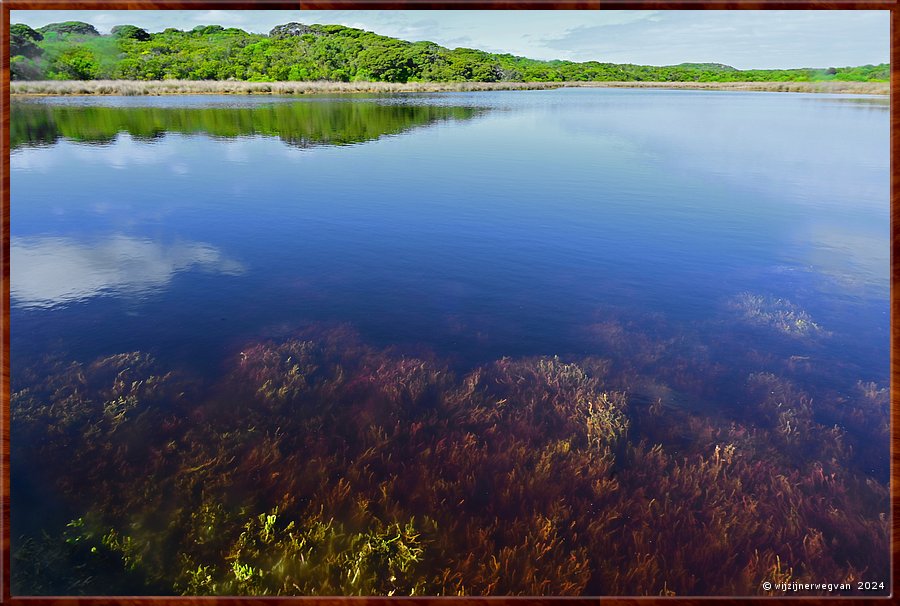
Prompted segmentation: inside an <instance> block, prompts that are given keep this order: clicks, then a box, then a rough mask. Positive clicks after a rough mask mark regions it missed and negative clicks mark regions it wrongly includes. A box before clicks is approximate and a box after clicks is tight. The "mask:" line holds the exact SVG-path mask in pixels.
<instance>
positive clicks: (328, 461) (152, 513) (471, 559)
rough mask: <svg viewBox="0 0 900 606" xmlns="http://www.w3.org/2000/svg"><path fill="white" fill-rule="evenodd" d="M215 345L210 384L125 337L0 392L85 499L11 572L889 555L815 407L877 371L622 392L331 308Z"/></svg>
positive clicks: (738, 585)
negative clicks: (734, 400) (721, 409)
mask: <svg viewBox="0 0 900 606" xmlns="http://www.w3.org/2000/svg"><path fill="white" fill-rule="evenodd" d="M646 343H647V345H648V346H653V342H652V340H651V339H649V337H648V338H647V339H646ZM658 344H659V342H658V343H657V345H658ZM641 347H643V346H641ZM679 347H682V346H681V345H677V344H675V343H674V342H673V341H670V340H666V339H663V340H662V345H660V346H659V347H655V346H654V347H651V349H654V351H656V354H658V356H657V357H655V358H654V357H653V356H650V357H641V356H639V358H640V359H641V360H643V362H641V363H650V362H648V360H650V359H655V360H658V361H662V360H665V361H676V362H677V361H678V360H679V359H681V356H682V355H683V353H682V352H679V351H678V349H679ZM656 354H654V355H656ZM231 360H232V364H233V368H232V369H231V371H230V372H229V373H228V374H227V375H226V376H225V377H224V378H223V379H222V380H221V381H220V382H218V383H216V384H214V385H212V386H210V388H209V389H207V390H206V391H202V390H200V389H199V388H193V389H191V388H188V387H186V386H185V385H184V383H183V382H182V381H179V380H176V379H175V375H172V374H169V373H164V372H161V371H159V370H156V369H154V368H153V367H152V364H151V362H152V361H151V360H149V358H144V357H141V356H139V355H135V354H129V355H126V356H124V357H112V358H106V359H104V360H101V361H98V362H97V363H94V364H76V365H70V366H61V367H60V370H59V371H58V372H56V373H54V374H53V375H51V376H49V377H47V378H46V380H45V381H43V382H40V381H38V382H36V383H35V384H34V385H32V386H26V387H24V388H23V389H20V390H18V391H17V392H16V393H15V394H14V395H13V410H12V412H13V421H14V423H13V444H14V447H13V465H14V469H17V468H20V467H16V466H19V465H22V462H23V461H24V460H26V459H27V458H40V460H41V461H42V462H43V463H44V465H43V467H42V468H41V473H42V474H45V477H47V478H48V479H49V480H50V482H51V484H52V485H53V486H54V487H56V488H57V489H58V491H59V493H60V495H62V498H64V499H65V500H66V501H67V504H69V505H70V506H71V507H73V508H75V509H76V510H79V511H83V512H85V515H83V516H82V518H80V520H76V521H75V522H73V525H72V526H71V527H70V528H68V529H66V532H65V533H60V534H58V535H55V538H50V537H47V539H46V541H44V542H41V541H40V540H38V539H35V538H34V537H32V538H31V539H22V540H19V541H17V542H15V543H14V550H13V559H14V566H13V572H14V574H15V575H17V576H16V577H15V578H16V584H17V585H16V587H17V588H18V589H19V590H20V591H21V592H22V593H29V592H35V593H40V592H42V591H44V588H45V586H46V585H47V584H46V583H45V582H43V581H41V580H40V575H41V574H51V575H52V574H54V573H53V572H52V571H48V570H46V569H44V568H43V567H41V565H40V564H39V562H38V561H37V560H36V558H46V559H47V560H48V561H51V562H55V564H54V566H57V565H58V566H64V567H65V569H66V570H68V571H71V573H72V575H71V576H72V577H74V578H69V577H68V576H66V575H62V574H60V576H59V578H58V579H56V581H55V583H54V584H53V585H52V586H53V587H55V588H56V589H57V590H59V591H63V592H64V593H68V592H71V593H102V592H103V591H104V590H105V589H104V588H103V587H102V586H100V587H98V586H97V585H96V584H94V583H93V582H92V581H91V580H90V578H89V577H90V576H91V575H92V574H93V572H92V571H93V570H94V569H93V568H92V566H93V565H94V564H96V563H98V562H102V563H103V564H104V565H106V566H107V569H108V570H109V573H108V574H109V575H112V576H114V577H116V578H118V579H120V580H123V582H124V581H127V582H128V583H131V584H132V585H131V587H132V593H134V592H137V593H140V592H141V591H146V592H151V593H159V592H161V591H168V592H175V593H181V594H187V595H395V596H396V595H660V594H663V595H671V594H677V595H694V594H729V595H759V594H760V593H761V589H760V587H761V583H762V582H763V581H769V582H777V579H781V580H784V579H789V580H796V581H801V582H802V581H814V580H816V579H821V578H822V577H823V576H827V577H829V578H831V577H833V578H850V577H854V578H856V577H858V576H859V571H863V570H865V571H867V574H874V575H886V574H887V572H888V568H887V563H888V562H889V557H888V556H889V542H888V538H889V533H888V530H889V525H888V522H887V512H888V506H889V499H888V491H887V488H886V485H885V484H884V483H883V482H879V481H877V480H875V479H873V478H871V477H869V476H868V475H866V474H865V473H864V472H863V471H861V470H860V469H859V468H857V467H854V466H853V462H854V460H853V458H852V456H851V454H850V453H849V450H850V449H849V448H848V444H847V437H846V435H845V433H844V432H843V431H841V430H837V429H835V428H834V427H833V426H832V425H830V424H829V420H830V419H832V418H834V415H839V414H846V415H847V418H848V419H859V421H860V423H868V421H865V417H864V416H862V413H861V412H859V413H858V412H856V411H862V410H863V409H866V407H868V408H867V409H868V410H876V409H877V410H878V411H881V412H883V411H884V410H886V408H884V407H885V406H886V401H887V397H886V391H885V390H883V389H881V388H879V387H878V386H877V385H870V384H863V383H861V384H860V385H859V387H858V388H857V389H856V391H854V392H853V394H852V398H848V399H847V401H846V402H843V403H840V402H837V401H836V400H829V401H827V402H824V403H820V402H819V399H818V398H817V399H813V397H812V396H811V395H810V394H808V393H806V392H805V391H803V390H802V389H800V388H799V387H798V386H797V385H795V384H794V383H793V382H792V381H789V380H786V379H784V378H783V377H780V376H778V375H776V374H774V373H772V372H767V371H760V372H756V373H753V374H751V375H750V376H749V377H746V376H745V377H743V379H742V381H741V382H739V383H736V388H737V389H739V390H740V394H741V396H742V398H743V400H742V401H743V404H744V409H743V413H742V414H733V415H732V417H731V418H728V417H725V416H715V415H697V414H694V413H693V412H692V411H691V410H690V409H688V408H684V407H681V408H679V407H673V406H671V405H668V406H667V407H664V406H663V405H662V403H661V401H660V402H656V403H654V402H652V401H647V400H640V398H637V399H633V398H630V397H626V394H625V393H624V392H623V391H622V390H621V389H613V388H612V386H613V385H616V386H620V387H621V386H623V385H642V384H643V385H648V384H649V383H647V382H646V381H645V382H643V383H642V382H641V381H639V380H637V379H639V378H640V375H639V373H637V371H636V370H635V368H636V367H634V366H632V367H629V366H627V365H625V364H621V363H617V364H612V363H610V362H609V361H608V360H602V359H597V358H582V359H569V360H562V359H560V358H558V357H540V358H525V359H509V358H503V359H501V360H497V361H496V362H494V363H492V364H487V365H484V366H480V367H477V368H474V369H472V370H470V371H469V372H468V373H466V374H465V375H464V376H457V375H455V374H454V373H452V372H451V371H450V370H449V369H448V367H447V366H446V365H444V364H442V363H441V362H440V361H439V360H435V359H433V357H429V356H428V355H423V356H421V357H410V356H405V355H401V354H398V353H395V352H393V351H391V350H377V349H374V348H372V347H368V346H366V345H365V344H362V343H360V342H359V340H358V338H357V337H355V336H354V335H353V334H351V333H349V332H348V331H346V330H345V329H337V330H329V331H325V332H320V333H318V334H317V333H316V332H315V331H314V330H309V331H306V332H304V333H303V334H299V335H296V336H295V337H293V338H289V339H286V340H284V341H282V342H272V341H269V342H265V343H256V344H254V343H250V344H247V345H246V346H245V347H244V348H243V351H242V353H241V354H238V355H235V356H234V357H233V358H232V359H231ZM145 363H146V364H145ZM673 367H674V368H678V369H679V370H677V371H673V373H674V374H672V375H671V376H672V378H673V382H675V381H676V380H677V381H678V384H679V385H690V384H691V379H690V377H688V376H684V377H682V378H678V376H679V374H678V373H682V372H686V371H685V370H681V369H683V368H687V367H683V366H680V365H679V364H674V365H673ZM839 404H841V405H839ZM861 426H863V427H868V426H869V425H861ZM873 426H874V425H873ZM23 436H27V437H28V438H27V439H25V438H23ZM872 452H873V453H874V452H875V451H874V450H873V451H872ZM84 486H91V491H84V490H83V487H84ZM53 554H55V555H53ZM92 563H93V564H92ZM79 575H82V577H81V578H78V576H79ZM134 583H139V584H141V587H143V589H138V590H134V589H133V584H134ZM121 587H122V585H121V584H120V585H116V584H115V583H110V584H108V590H109V591H117V590H120V588H121ZM161 588H162V589H161Z"/></svg>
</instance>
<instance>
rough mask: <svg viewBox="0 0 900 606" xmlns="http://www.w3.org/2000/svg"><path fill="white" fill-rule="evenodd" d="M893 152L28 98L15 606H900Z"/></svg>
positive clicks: (698, 98)
mask: <svg viewBox="0 0 900 606" xmlns="http://www.w3.org/2000/svg"><path fill="white" fill-rule="evenodd" d="M889 132H890V130H889V113H888V101H887V99H886V98H881V97H862V96H841V95H822V94H792V93H758V92H747V93H744V92H720V91H712V92H711V91H687V90H648V89H641V90H638V89H559V90H548V91H515V92H513V91H497V92H478V93H447V94H404V95H393V96H376V95H370V96H366V95H353V96H343V97H341V96H333V97H313V96H310V97H308V98H293V97H269V96H262V97H259V96H248V97H239V96H228V97H217V96H202V97H200V96H171V97H83V98H78V97H60V98H34V99H15V100H14V101H13V103H12V105H11V126H10V137H11V148H12V151H11V162H10V163H11V181H10V189H11V196H10V197H11V204H10V223H11V242H10V253H11V279H10V292H11V295H10V296H11V338H10V340H11V346H10V348H11V374H12V390H13V399H12V404H11V414H12V427H11V442H12V453H11V466H12V498H13V505H12V532H13V564H12V571H13V573H12V574H13V579H14V580H13V582H14V585H13V590H14V593H20V594H46V593H50V594H60V593H64V594H69V593H71V594H92V593H111V594H117V593H119V594H121V593H125V594H139V593H149V594H158V593H162V594H166V593H185V594H217V593H221V594H265V593H272V594H277V593H282V594H323V595H328V594H381V595H402V594H406V595H408V594H411V593H415V594H425V595H456V594H472V595H486V594H500V595H513V594H522V595H538V594H542V595H562V594H583V595H606V594H610V595H659V594H660V593H669V592H674V593H676V594H678V595H760V594H770V595H795V594H792V593H791V592H790V590H785V589H782V590H779V589H778V587H777V586H776V588H775V589H774V590H763V589H761V588H760V587H761V583H762V582H763V581H767V582H771V583H776V584H777V583H790V582H793V581H801V582H822V581H823V580H827V581H829V582H847V583H848V584H850V585H852V587H849V586H848V587H839V588H837V593H840V594H863V595H870V594H877V595H888V594H889V593H890V587H889V586H885V584H886V583H888V582H889V574H888V571H889V561H890V553H889V543H888V536H889V535H888V530H889V522H888V521H886V516H888V512H889V508H888V506H889V501H888V496H887V482H888V478H889V440H888V436H889V432H888V422H889V414H888V396H887V388H888V382H889V351H890V350H889V329H890V318H889V305H888V295H889V289H890V279H889V270H890V245H889V240H890V238H889V235H890V222H889V211H890V203H889V176H890V173H889V164H890V155H889ZM542 478H543V480H542ZM735 495H737V496H735ZM829 511H832V513H828V512H829ZM834 511H840V512H842V513H841V514H837V513H834ZM773 520H774V522H773ZM763 526H771V528H768V529H764V528H762V527H763ZM213 529H215V530H213ZM298 537H301V539H298ZM298 541H299V542H298ZM398 545H400V547H398ZM546 554H551V555H546ZM635 554H638V555H635ZM640 554H644V555H640ZM754 554H755V555H754ZM298 562H300V563H299V564H298ZM53 563H56V568H54V567H53V566H52V564H53ZM45 567H46V568H45ZM60 567H62V568H60ZM62 569H65V570H70V571H71V572H67V573H61V572H59V570H62ZM860 570H867V573H866V575H867V576H865V578H861V577H860V575H859V573H858V572H856V573H853V571H860ZM854 574H855V577H854ZM851 577H852V578H854V579H855V580H854V581H853V583H850V581H847V580H846V579H848V578H851ZM857 580H862V581H865V582H873V583H875V585H874V586H872V587H868V586H865V587H863V586H859V587H858V586H857V583H856V581H857ZM879 582H880V583H881V585H880V586H879V585H878V583H879ZM823 593H826V594H827V595H834V592H824V591H823Z"/></svg>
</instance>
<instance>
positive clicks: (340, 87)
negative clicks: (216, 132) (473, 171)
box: [10, 80, 890, 96]
mask: <svg viewBox="0 0 900 606" xmlns="http://www.w3.org/2000/svg"><path fill="white" fill-rule="evenodd" d="M560 87H590V88H606V87H612V88H683V89H703V90H731V91H735V90H737V91H779V92H792V93H851V94H873V95H886V94H888V93H889V92H890V85H889V83H887V82H837V81H830V82H408V83H393V82H237V81H213V80H150V81H134V80H61V81H60V80H51V81H36V82H12V83H10V93H11V94H12V95H129V96H134V95H178V94H190V95H203V94H211V95H229V94H237V95H253V94H263V95H268V94H272V95H302V94H334V93H424V92H463V91H486V90H543V89H553V88H560Z"/></svg>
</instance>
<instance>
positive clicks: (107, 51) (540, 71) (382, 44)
mask: <svg viewBox="0 0 900 606" xmlns="http://www.w3.org/2000/svg"><path fill="white" fill-rule="evenodd" d="M10 57H11V59H10V70H11V77H12V79H13V80H98V79H113V80H165V79H184V80H241V81H251V82H267V81H270V82H275V81H310V80H329V81H342V82H350V81H384V82H473V81H474V82H579V81H581V82H584V81H647V82H768V81H773V82H791V81H793V82H811V81H825V80H842V81H888V80H889V77H890V68H889V65H888V64H886V63H882V64H880V65H864V66H857V67H829V68H810V69H779V70H738V69H735V68H733V67H730V66H728V65H722V64H718V63H682V64H679V65H670V66H649V65H632V64H616V63H604V62H598V61H586V62H581V63H576V62H573V61H561V60H555V61H539V60H536V59H528V58H526V57H519V56H515V55H511V54H496V53H488V52H485V51H481V50H477V49H471V48H456V49H452V50H451V49H448V48H445V47H442V46H440V45H438V44H435V43H434V42H427V41H423V42H407V41H405V40H399V39H397V38H391V37H388V36H382V35H379V34H376V33H373V32H367V31H364V30H361V29H356V28H352V27H344V26H342V25H304V24H301V23H287V24H284V25H279V26H276V27H275V28H273V29H272V30H271V31H270V32H269V33H268V34H267V35H266V34H254V33H249V32H245V31H243V30H241V29H238V28H233V27H232V28H225V27H222V26H220V25H201V26H197V27H195V28H193V29H191V30H188V31H183V30H179V29H175V28H168V29H166V30H164V31H162V32H157V33H150V32H147V31H146V30H144V29H142V28H140V27H137V26H134V25H120V26H116V27H114V28H112V30H111V31H110V33H109V34H108V35H100V33H99V32H98V31H97V29H96V28H94V26H92V25H90V24H88V23H84V22H80V21H67V22H63V23H51V24H49V25H46V26H44V27H40V28H37V29H33V28H31V27H29V26H28V25H25V24H22V23H17V24H14V25H12V26H11V27H10Z"/></svg>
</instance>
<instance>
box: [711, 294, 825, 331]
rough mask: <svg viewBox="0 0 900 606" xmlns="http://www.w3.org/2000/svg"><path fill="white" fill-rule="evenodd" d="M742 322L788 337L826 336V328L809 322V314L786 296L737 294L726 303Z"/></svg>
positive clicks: (810, 320) (811, 321)
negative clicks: (772, 330)
mask: <svg viewBox="0 0 900 606" xmlns="http://www.w3.org/2000/svg"><path fill="white" fill-rule="evenodd" d="M728 306H729V307H730V308H731V309H733V310H735V311H736V312H738V313H740V317H741V319H742V320H743V321H745V322H747V323H750V324H756V325H759V326H767V327H769V328H773V329H775V330H777V331H778V332H780V333H782V334H785V335H789V336H792V337H809V336H828V334H829V333H828V331H826V330H825V329H823V328H822V327H821V326H819V325H818V324H817V323H815V322H813V320H812V318H811V317H810V315H809V314H808V313H807V312H806V311H804V310H803V309H801V308H800V307H799V306H797V305H796V304H795V303H792V302H790V301H788V300H787V299H781V298H775V297H767V296H765V295H759V294H754V293H749V292H744V293H740V294H739V295H736V296H735V297H734V298H732V299H731V300H730V301H729V302H728Z"/></svg>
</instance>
